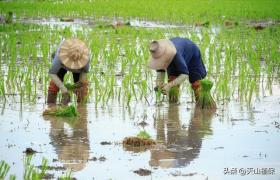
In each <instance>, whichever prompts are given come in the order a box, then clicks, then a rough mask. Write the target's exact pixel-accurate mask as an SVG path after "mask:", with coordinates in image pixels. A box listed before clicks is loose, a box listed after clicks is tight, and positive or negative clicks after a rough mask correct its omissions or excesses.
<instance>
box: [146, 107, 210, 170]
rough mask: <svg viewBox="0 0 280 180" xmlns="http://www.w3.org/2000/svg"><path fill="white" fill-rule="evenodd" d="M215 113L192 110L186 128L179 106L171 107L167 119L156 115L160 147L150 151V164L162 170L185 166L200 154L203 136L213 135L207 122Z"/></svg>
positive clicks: (206, 110) (204, 110) (198, 109)
mask: <svg viewBox="0 0 280 180" xmlns="http://www.w3.org/2000/svg"><path fill="white" fill-rule="evenodd" d="M214 113H215V110H209V109H200V108H195V110H194V113H193V114H192V118H191V120H190V123H189V126H188V128H187V129H183V128H182V125H181V122H180V118H179V110H178V106H176V105H175V106H174V105H170V106H169V108H168V112H167V116H164V115H163V116H162V114H159V115H158V116H157V119H156V121H157V122H156V126H157V141H158V142H159V143H160V144H162V145H160V146H157V147H155V148H154V149H152V150H151V160H150V165H151V166H160V167H162V168H170V167H182V166H186V165H188V164H189V163H190V162H191V161H192V160H194V159H195V158H196V157H197V156H198V155H199V153H200V148H201V145H202V139H203V138H204V136H206V135H211V134H212V131H211V127H210V123H211V119H212V117H213V115H214ZM165 132H166V133H165Z"/></svg>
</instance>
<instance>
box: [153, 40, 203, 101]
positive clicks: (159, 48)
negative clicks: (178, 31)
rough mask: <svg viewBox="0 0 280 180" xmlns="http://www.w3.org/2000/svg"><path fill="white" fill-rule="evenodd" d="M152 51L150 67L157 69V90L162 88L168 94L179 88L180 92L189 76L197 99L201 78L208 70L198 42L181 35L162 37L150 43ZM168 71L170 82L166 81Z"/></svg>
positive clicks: (176, 99)
mask: <svg viewBox="0 0 280 180" xmlns="http://www.w3.org/2000/svg"><path fill="white" fill-rule="evenodd" d="M150 53H151V56H150V58H149V67H150V68H152V69H155V70H157V78H156V88H155V90H162V93H163V94H168V93H169V91H170V90H171V89H175V90H176V89H177V92H179V85H180V84H182V83H183V82H184V81H185V80H186V79H187V78H189V82H190V83H191V84H192V89H193V90H194V94H195V99H196V100H197V99H198V97H199V90H198V89H199V87H200V81H199V80H201V79H203V78H204V77H205V76H206V70H205V66H204V64H203V62H202V59H201V54H200V50H199V48H198V47H197V45H196V44H194V43H193V42H192V41H191V40H189V39H186V38H180V37H175V38H172V39H170V40H169V39H161V40H158V41H153V42H152V43H151V44H150ZM166 71H167V74H168V83H164V79H165V72H166ZM170 94H171V91H170ZM170 94H169V101H170ZM178 94H179V93H177V96H178ZM176 101H178V97H177V98H175V102H176Z"/></svg>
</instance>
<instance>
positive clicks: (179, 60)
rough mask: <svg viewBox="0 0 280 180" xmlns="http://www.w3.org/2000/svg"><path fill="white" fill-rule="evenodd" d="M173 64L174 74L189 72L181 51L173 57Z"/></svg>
mask: <svg viewBox="0 0 280 180" xmlns="http://www.w3.org/2000/svg"><path fill="white" fill-rule="evenodd" d="M173 63H174V66H175V68H176V74H177V75H180V74H187V75H188V74H189V70H188V65H187V63H186V61H185V59H184V58H183V56H182V54H181V53H177V54H176V55H175V57H174V59H173Z"/></svg>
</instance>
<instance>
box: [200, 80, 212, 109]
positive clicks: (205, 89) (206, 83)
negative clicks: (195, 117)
mask: <svg viewBox="0 0 280 180" xmlns="http://www.w3.org/2000/svg"><path fill="white" fill-rule="evenodd" d="M200 84H201V87H200V90H199V98H198V101H197V103H196V105H197V106H198V107H200V108H202V109H215V108H216V103H215V101H214V99H213V97H212V95H211V93H210V90H211V88H212V86H213V83H212V82H211V81H210V80H207V79H203V80H201V81H200Z"/></svg>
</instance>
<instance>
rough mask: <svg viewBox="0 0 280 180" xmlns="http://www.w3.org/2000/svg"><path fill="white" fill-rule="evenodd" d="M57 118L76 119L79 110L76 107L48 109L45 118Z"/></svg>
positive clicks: (44, 114) (44, 113)
mask: <svg viewBox="0 0 280 180" xmlns="http://www.w3.org/2000/svg"><path fill="white" fill-rule="evenodd" d="M46 115H49V116H57V117H76V116H78V112H77V108H76V107H75V106H74V105H70V106H62V107H54V108H50V109H46V110H45V111H44V112H43V116H46Z"/></svg>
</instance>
